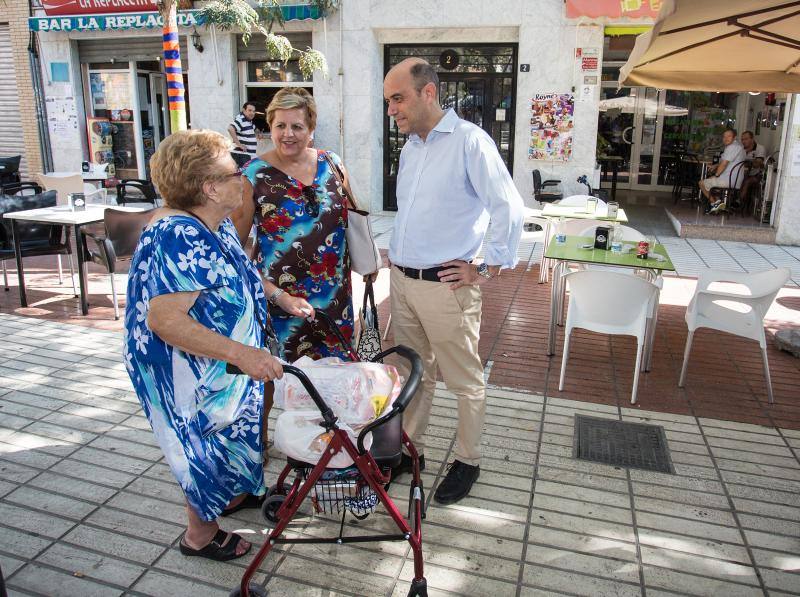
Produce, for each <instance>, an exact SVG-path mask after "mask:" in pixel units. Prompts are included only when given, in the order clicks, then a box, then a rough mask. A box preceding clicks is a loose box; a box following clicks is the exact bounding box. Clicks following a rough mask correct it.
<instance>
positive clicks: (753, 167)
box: [741, 131, 767, 205]
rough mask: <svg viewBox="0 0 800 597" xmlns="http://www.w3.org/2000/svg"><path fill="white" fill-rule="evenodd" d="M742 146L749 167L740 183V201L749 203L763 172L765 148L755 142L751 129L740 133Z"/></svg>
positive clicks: (765, 157)
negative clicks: (742, 181)
mask: <svg viewBox="0 0 800 597" xmlns="http://www.w3.org/2000/svg"><path fill="white" fill-rule="evenodd" d="M742 146H743V147H744V151H745V154H746V155H747V160H748V161H749V162H750V167H749V168H748V170H747V175H746V176H745V179H744V183H742V190H741V196H742V202H743V203H744V204H745V205H749V204H750V199H751V196H752V194H753V193H754V192H755V190H756V189H757V188H758V185H759V183H760V182H761V177H762V176H763V174H764V161H765V160H766V159H767V148H766V147H764V146H763V145H759V144H758V143H756V139H755V137H754V136H753V133H752V132H751V131H745V132H743V133H742Z"/></svg>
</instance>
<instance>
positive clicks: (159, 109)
mask: <svg viewBox="0 0 800 597" xmlns="http://www.w3.org/2000/svg"><path fill="white" fill-rule="evenodd" d="M150 97H151V98H152V101H151V103H150V113H151V114H152V118H153V124H154V125H155V130H154V131H153V132H154V141H155V146H156V148H158V144H159V143H161V142H162V141H163V140H164V139H165V138H166V137H168V136H169V134H170V133H171V130H170V126H171V125H170V121H169V110H168V108H167V106H168V103H167V82H166V78H165V77H164V75H162V74H161V73H150Z"/></svg>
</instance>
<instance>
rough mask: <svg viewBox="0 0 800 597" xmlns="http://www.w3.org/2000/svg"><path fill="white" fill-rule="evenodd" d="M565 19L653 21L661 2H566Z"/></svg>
mask: <svg viewBox="0 0 800 597" xmlns="http://www.w3.org/2000/svg"><path fill="white" fill-rule="evenodd" d="M566 4H567V18H568V19H577V18H579V17H590V18H593V19H598V18H603V17H607V18H611V19H618V18H620V17H629V18H633V19H642V18H644V19H655V18H656V17H657V16H658V11H659V10H660V9H661V4H662V0H567V1H566Z"/></svg>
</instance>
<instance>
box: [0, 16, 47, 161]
mask: <svg viewBox="0 0 800 597" xmlns="http://www.w3.org/2000/svg"><path fill="white" fill-rule="evenodd" d="M28 16H29V9H28V3H27V2H8V3H6V4H5V5H3V11H2V14H0V156H3V157H9V156H14V155H21V156H22V160H21V163H20V172H21V174H22V175H23V176H26V175H27V174H28V173H29V172H41V170H42V159H41V157H42V154H41V151H40V139H39V135H38V132H39V127H38V125H37V114H36V102H35V98H34V92H33V82H32V80H31V60H30V54H29V51H28V46H29V44H30V43H31V34H30V31H29V30H28Z"/></svg>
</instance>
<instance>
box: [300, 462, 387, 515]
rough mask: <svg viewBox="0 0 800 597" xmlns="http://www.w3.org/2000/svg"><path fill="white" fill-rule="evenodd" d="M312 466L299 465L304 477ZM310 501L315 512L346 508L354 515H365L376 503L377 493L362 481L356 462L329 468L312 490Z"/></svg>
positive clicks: (338, 511) (330, 511) (324, 512)
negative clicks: (347, 465) (350, 464)
mask: <svg viewBox="0 0 800 597" xmlns="http://www.w3.org/2000/svg"><path fill="white" fill-rule="evenodd" d="M312 470H313V469H312V468H303V469H301V474H302V477H303V480H304V481H305V480H306V479H307V478H308V475H309V474H310V473H311V471H312ZM310 497H311V503H312V504H313V506H314V511H315V512H316V513H317V514H341V513H342V511H344V510H349V511H350V513H351V514H352V515H353V516H355V517H356V518H366V517H367V516H369V515H370V514H372V513H373V512H374V511H375V507H376V506H377V505H378V502H379V499H378V494H377V493H375V491H374V490H373V489H372V488H371V487H370V486H369V484H367V483H366V481H364V478H363V476H362V475H361V472H360V471H359V470H358V468H357V467H355V466H350V467H348V468H344V469H328V470H326V471H325V472H324V473H323V474H322V476H321V477H320V479H319V480H318V481H317V482H316V484H315V485H314V488H313V489H312V490H311V495H310Z"/></svg>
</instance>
